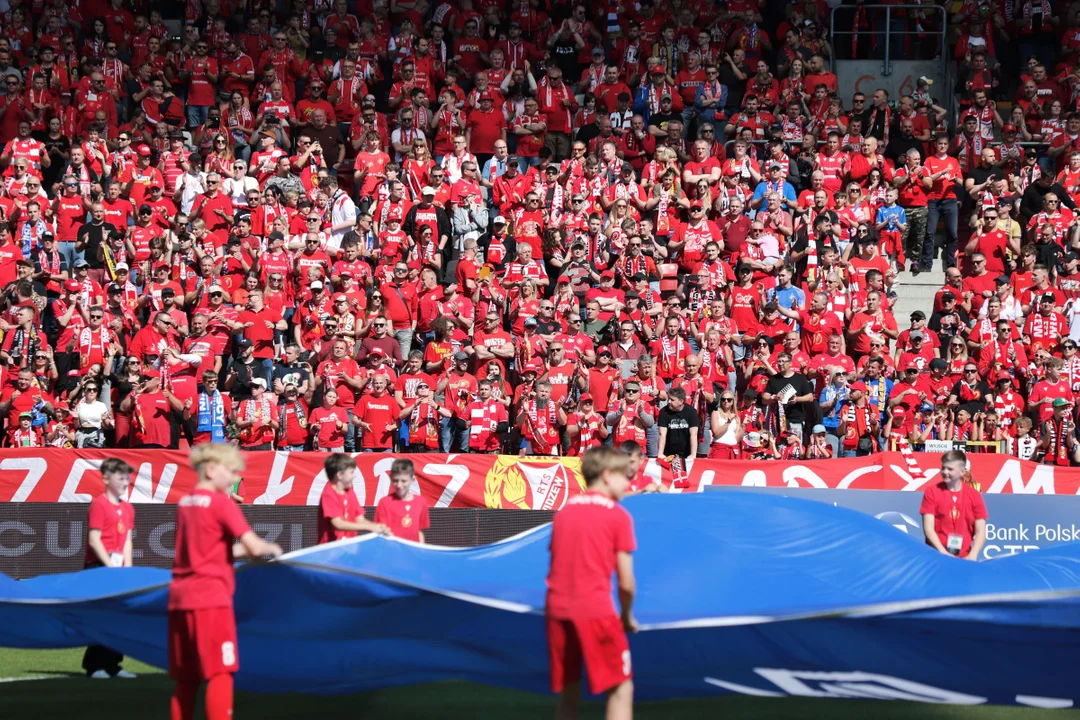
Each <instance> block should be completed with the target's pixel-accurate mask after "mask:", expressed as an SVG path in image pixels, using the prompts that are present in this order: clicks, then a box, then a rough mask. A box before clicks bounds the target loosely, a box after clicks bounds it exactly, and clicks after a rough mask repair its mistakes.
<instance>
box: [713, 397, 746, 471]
mask: <svg viewBox="0 0 1080 720" xmlns="http://www.w3.org/2000/svg"><path fill="white" fill-rule="evenodd" d="M709 424H710V429H711V430H712V444H711V445H710V446H709V457H710V458H712V459H718V460H734V459H736V458H737V457H738V450H739V443H741V442H742V437H743V427H742V423H740V422H739V411H738V408H737V407H736V406H735V395H734V393H732V392H731V391H730V390H725V391H723V392H722V393H720V404H719V405H718V406H717V408H716V409H715V410H713V411H712V414H711V415H710V416H709Z"/></svg>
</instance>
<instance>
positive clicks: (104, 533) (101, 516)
mask: <svg viewBox="0 0 1080 720" xmlns="http://www.w3.org/2000/svg"><path fill="white" fill-rule="evenodd" d="M134 526H135V508H134V507H132V506H131V503H129V502H126V501H124V500H120V501H119V502H117V503H115V504H114V503H113V502H112V501H111V500H109V494H108V493H101V494H100V495H98V496H97V497H96V498H94V499H93V500H92V501H91V502H90V516H89V518H88V519H87V527H88V529H90V530H100V531H101V544H102V545H103V546H104V547H105V552H107V553H108V554H109V556H110V559H112V560H113V562H112V567H120V566H121V565H122V564H123V555H124V546H125V545H127V541H128V537H129V536H130V534H131V529H132V528H133V527H134ZM114 555H119V556H120V557H119V560H120V562H117V561H116V559H115V558H114V557H113V556H114ZM96 562H98V556H97V555H95V554H94V551H93V550H91V549H90V545H89V543H87V545H86V564H87V565H92V564H94V563H96Z"/></svg>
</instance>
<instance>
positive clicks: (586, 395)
mask: <svg viewBox="0 0 1080 720" xmlns="http://www.w3.org/2000/svg"><path fill="white" fill-rule="evenodd" d="M592 401H593V399H592V395H590V394H589V393H581V397H579V398H578V402H579V403H583V402H592Z"/></svg>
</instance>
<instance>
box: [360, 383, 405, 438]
mask: <svg viewBox="0 0 1080 720" xmlns="http://www.w3.org/2000/svg"><path fill="white" fill-rule="evenodd" d="M399 409H400V408H399V407H398V404H397V400H395V399H394V398H393V396H392V395H389V394H387V393H383V394H382V396H380V397H375V396H374V395H364V396H363V397H361V398H360V401H359V402H357V403H356V407H355V408H354V409H353V414H354V415H355V416H356V417H358V418H359V419H360V420H362V421H364V422H366V423H367V424H368V425H370V426H371V430H368V429H367V428H364V429H363V436H362V439H361V447H363V448H364V449H365V450H368V449H375V450H389V449H390V448H392V447H394V435H395V434H396V423H397V417H398V410H399Z"/></svg>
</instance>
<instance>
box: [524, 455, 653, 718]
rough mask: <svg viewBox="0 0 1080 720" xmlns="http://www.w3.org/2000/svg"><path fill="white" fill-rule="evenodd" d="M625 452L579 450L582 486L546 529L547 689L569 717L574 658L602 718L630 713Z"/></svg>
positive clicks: (630, 526) (572, 714)
mask: <svg viewBox="0 0 1080 720" xmlns="http://www.w3.org/2000/svg"><path fill="white" fill-rule="evenodd" d="M629 464H630V458H629V457H628V456H627V455H626V454H624V453H622V452H620V451H618V450H615V449H612V448H609V447H598V448H594V449H592V450H589V451H588V452H586V453H585V455H584V456H583V457H582V460H581V472H582V474H583V475H584V476H585V483H586V485H587V488H586V492H585V494H583V495H578V496H576V497H573V498H571V499H570V500H568V501H567V502H566V506H565V507H564V508H563V509H562V510H561V511H560V512H559V513H558V514H557V515H556V516H555V522H554V524H553V525H552V529H551V569H550V571H549V572H548V577H547V588H548V590H547V603H546V610H545V615H546V619H547V637H548V655H549V659H550V661H551V689H552V690H553V691H554V692H557V693H559V704H558V707H557V709H556V713H555V716H556V717H558V718H576V717H577V716H578V706H579V705H580V702H581V665H582V661H583V660H584V663H585V667H586V669H587V670H588V673H589V688H590V690H591V691H592V692H593V693H594V694H600V693H605V694H606V695H607V697H608V700H607V702H608V706H607V715H606V717H607V718H608V720H612V719H619V720H621V719H624V718H625V719H626V720H629V718H631V717H632V716H633V704H634V687H633V684H632V683H631V682H630V678H631V671H630V645H629V643H628V641H627V639H626V633H628V632H636V631H637V621H636V620H634V616H633V614H632V613H631V611H630V608H631V606H632V605H633V602H634V593H635V585H634V565H633V559H632V558H631V556H630V553H632V552H633V551H634V550H635V549H636V543H635V541H634V521H633V520H632V519H631V518H630V514H629V513H628V512H626V510H624V509H623V508H622V507H620V506H619V500H620V499H621V498H622V496H623V493H625V492H626V488H627V485H628V484H629V479H628V477H627V470H628V466H629ZM612 573H617V574H618V582H619V605H620V606H621V610H622V612H621V614H620V615H616V614H615V606H614V604H613V603H612V602H611V575H612Z"/></svg>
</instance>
